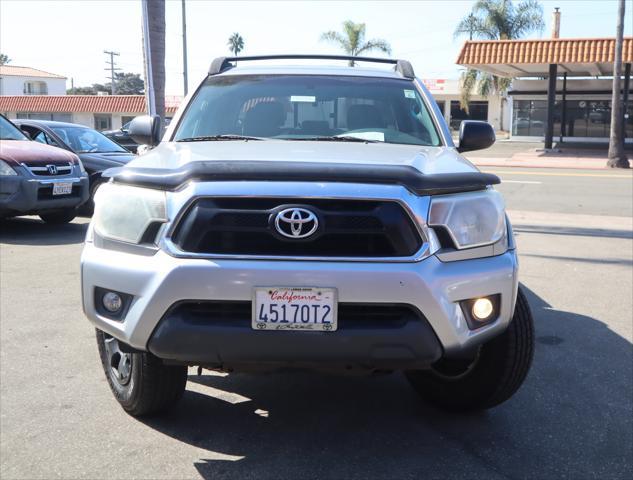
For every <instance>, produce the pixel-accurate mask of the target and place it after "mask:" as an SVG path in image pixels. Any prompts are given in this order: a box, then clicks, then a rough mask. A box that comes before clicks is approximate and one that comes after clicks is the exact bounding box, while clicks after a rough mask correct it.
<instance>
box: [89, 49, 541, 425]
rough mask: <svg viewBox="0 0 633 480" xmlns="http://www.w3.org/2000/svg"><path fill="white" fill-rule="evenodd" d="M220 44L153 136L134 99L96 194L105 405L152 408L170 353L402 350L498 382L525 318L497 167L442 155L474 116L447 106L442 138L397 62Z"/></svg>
mask: <svg viewBox="0 0 633 480" xmlns="http://www.w3.org/2000/svg"><path fill="white" fill-rule="evenodd" d="M279 59H285V60H286V61H292V62H291V63H294V65H291V66H279V65H277V64H275V65H272V64H271V62H268V60H279ZM237 60H238V59H237V58H218V59H216V60H214V61H213V63H212V65H211V68H210V70H209V74H208V76H207V77H206V78H204V79H203V81H202V82H201V84H200V86H199V87H198V88H197V89H196V90H195V92H193V93H192V94H191V95H190V96H189V98H188V99H186V101H185V102H184V104H183V105H182V106H181V107H180V110H179V112H178V113H177V115H176V117H175V118H174V119H173V121H172V122H171V124H170V126H169V128H168V130H167V131H166V133H165V134H164V135H161V126H160V119H159V118H158V117H139V118H136V119H135V120H134V121H133V122H132V124H131V125H130V134H131V135H132V136H133V137H134V138H135V140H136V141H137V142H139V143H140V144H146V145H150V146H155V148H153V149H152V150H151V151H149V152H148V153H146V154H145V155H142V156H141V157H139V158H138V159H136V160H133V161H132V162H130V163H129V164H128V165H127V166H125V167H122V168H117V169H112V170H109V171H106V172H105V173H104V176H106V177H107V178H108V179H109V180H108V182H107V183H105V184H104V185H103V186H102V187H101V188H100V189H99V190H98V192H97V195H96V209H95V214H94V217H93V219H92V223H91V224H90V227H89V231H88V235H87V238H86V244H85V247H84V250H83V255H82V259H81V270H82V293H83V307H84V311H85V314H86V316H87V317H88V319H89V320H90V321H91V322H92V323H93V324H94V326H95V327H96V333H97V343H98V347H99V353H100V356H101V360H102V364H103V368H104V370H105V373H106V377H107V379H108V382H109V384H110V387H111V389H112V391H113V393H114V395H115V397H116V398H117V400H118V401H119V402H120V403H121V405H122V406H123V408H124V409H125V410H126V411H127V412H129V413H130V414H132V415H143V414H149V413H156V412H160V411H164V410H165V409H167V408H169V407H171V406H172V405H174V404H175V403H176V402H177V401H178V399H179V398H180V397H181V396H182V394H183V391H184V389H185V384H186V381H187V367H188V366H199V367H202V368H207V369H214V370H221V371H226V372H241V371H247V372H257V371H269V370H276V369H286V368H301V369H314V370H326V371H334V372H343V373H361V374H362V373H376V372H393V371H402V372H405V374H406V376H407V378H408V379H409V381H410V382H411V384H412V385H413V387H414V388H415V389H416V390H417V391H418V392H419V393H420V395H421V397H422V398H423V399H425V400H427V401H430V402H432V403H434V404H436V405H438V406H440V407H442V408H446V409H450V410H474V409H485V408H490V407H493V406H495V405H498V404H499V403H501V402H503V401H505V400H507V399H508V398H509V397H511V396H512V395H513V394H514V393H515V392H516V390H517V389H518V388H519V386H520V385H521V384H522V382H523V380H524V379H525V377H526V375H527V373H528V370H529V368H530V364H531V361H532V352H533V325H532V317H531V314H530V310H529V307H528V305H527V302H526V299H525V297H524V295H523V294H522V293H521V290H520V289H518V264H517V254H516V250H515V244H514V239H513V235H512V229H511V226H510V223H509V221H508V219H507V217H506V214H505V210H504V202H503V199H502V197H501V195H500V194H499V193H498V192H497V191H496V190H494V188H493V185H495V184H498V183H499V178H498V177H496V176H494V175H491V174H486V173H482V172H480V171H478V170H477V168H475V167H474V166H473V165H472V164H471V163H469V162H468V161H467V160H466V159H464V158H463V157H462V156H461V155H460V152H464V151H468V150H476V149H482V148H486V147H488V146H490V145H491V144H492V143H493V142H494V140H495V135H494V131H493V130H492V128H491V126H490V125H489V124H487V123H485V122H463V123H462V125H461V129H460V139H459V146H458V147H455V145H454V144H453V140H452V139H451V135H450V133H449V131H448V129H447V126H446V124H445V122H444V119H443V118H442V115H441V113H440V112H439V110H438V108H437V106H436V104H435V102H434V100H433V98H432V97H431V95H430V94H429V93H428V91H427V90H426V89H425V88H424V86H423V84H422V83H421V82H420V81H419V80H418V79H417V78H416V77H415V75H414V72H413V68H412V67H411V65H410V64H409V62H406V61H402V60H389V59H370V58H357V57H356V58H354V60H356V61H357V62H358V61H361V62H373V63H384V64H388V65H390V66H392V67H393V68H361V67H353V68H352V67H342V66H341V67H337V66H326V65H315V64H316V63H318V62H319V61H323V60H326V61H330V62H334V61H339V60H343V61H347V60H349V58H348V57H339V56H328V57H325V56H310V57H307V56H300V55H293V56H283V57H280V56H272V57H270V56H269V57H240V58H239V67H236V66H235V62H236V61H237ZM306 60H308V61H309V62H310V63H309V64H307V65H306V64H305V61H306ZM302 62H303V63H302ZM299 63H302V64H301V65H299Z"/></svg>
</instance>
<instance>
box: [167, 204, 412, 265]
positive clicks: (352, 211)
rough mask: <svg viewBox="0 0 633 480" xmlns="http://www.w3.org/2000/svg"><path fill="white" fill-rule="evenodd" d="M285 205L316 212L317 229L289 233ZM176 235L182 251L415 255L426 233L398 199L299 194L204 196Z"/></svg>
mask: <svg viewBox="0 0 633 480" xmlns="http://www.w3.org/2000/svg"><path fill="white" fill-rule="evenodd" d="M285 208H301V209H307V210H309V211H310V212H313V213H314V214H315V215H316V217H317V219H318V225H319V227H318V230H317V232H316V233H315V234H314V235H311V236H309V237H307V238H304V239H303V238H286V237H284V236H283V235H280V233H279V231H278V230H277V229H276V226H275V217H276V216H277V214H278V213H279V212H280V211H281V210H283V209H285ZM172 241H173V242H174V243H175V244H176V245H177V246H178V247H179V248H180V249H181V250H183V251H185V252H192V253H204V254H221V255H254V256H275V257H284V256H288V257H348V258H352V257H363V258H365V257H366V258H372V257H373V258H376V257H410V256H412V255H414V254H415V253H416V252H417V251H418V250H419V249H420V248H421V246H422V243H423V239H422V237H421V235H420V232H419V231H418V229H417V228H416V226H415V224H414V223H413V220H412V219H411V217H410V216H409V214H408V213H407V212H406V211H405V209H404V208H403V207H402V205H400V204H399V203H397V202H395V201H382V200H381V201H374V200H347V199H345V200H334V199H296V198H283V197H280V198H241V197H240V198H235V197H221V198H201V199H199V200H197V201H195V202H194V203H193V205H191V206H190V207H189V208H188V210H187V211H186V212H185V214H184V215H183V217H182V218H181V220H180V222H179V224H178V225H177V227H176V229H175V230H174V233H173V235H172Z"/></svg>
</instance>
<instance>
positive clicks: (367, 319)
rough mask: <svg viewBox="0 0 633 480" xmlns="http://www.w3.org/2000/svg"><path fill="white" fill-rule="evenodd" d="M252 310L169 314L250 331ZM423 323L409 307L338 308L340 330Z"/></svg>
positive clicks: (207, 308) (185, 307)
mask: <svg viewBox="0 0 633 480" xmlns="http://www.w3.org/2000/svg"><path fill="white" fill-rule="evenodd" d="M251 309H252V304H251V302H248V301H245V302H242V301H232V302H225V301H222V302H219V301H218V302H215V301H200V302H196V301H184V302H180V303H178V304H176V305H174V306H173V307H172V308H171V309H170V313H169V314H171V315H174V314H184V315H185V317H186V321H187V322H188V323H190V324H196V325H217V326H225V327H236V328H250V326H251V315H252V312H251ZM423 319H424V317H423V315H422V314H421V313H420V311H419V310H418V309H417V308H415V307H414V306H412V305H408V304H399V303H396V304H384V303H346V302H342V303H339V304H338V329H339V330H352V329H367V328H402V327H404V326H405V325H406V324H407V323H408V322H416V321H422V320H423Z"/></svg>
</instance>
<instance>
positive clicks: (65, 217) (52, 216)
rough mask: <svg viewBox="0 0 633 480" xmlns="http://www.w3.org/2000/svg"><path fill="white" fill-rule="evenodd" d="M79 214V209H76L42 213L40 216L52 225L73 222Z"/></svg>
mask: <svg viewBox="0 0 633 480" xmlns="http://www.w3.org/2000/svg"><path fill="white" fill-rule="evenodd" d="M76 216H77V211H76V210H75V209H72V210H60V211H57V212H50V213H40V218H41V219H42V220H43V221H44V222H46V223H50V224H52V225H61V224H62V223H68V222H72V221H73V219H74V218H75V217H76Z"/></svg>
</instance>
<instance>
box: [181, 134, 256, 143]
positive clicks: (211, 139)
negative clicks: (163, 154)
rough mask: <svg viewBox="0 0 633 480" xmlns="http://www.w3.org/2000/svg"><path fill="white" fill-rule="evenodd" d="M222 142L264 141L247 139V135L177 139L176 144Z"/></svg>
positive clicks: (254, 138)
mask: <svg viewBox="0 0 633 480" xmlns="http://www.w3.org/2000/svg"><path fill="white" fill-rule="evenodd" d="M222 140H265V139H264V138H261V137H249V136H247V135H206V136H200V137H187V138H179V139H178V140H176V141H177V142H219V141H222Z"/></svg>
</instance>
